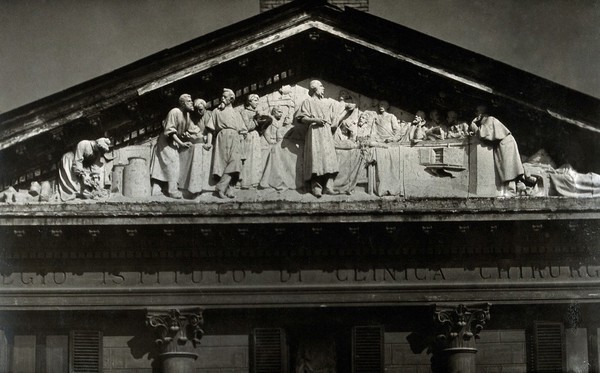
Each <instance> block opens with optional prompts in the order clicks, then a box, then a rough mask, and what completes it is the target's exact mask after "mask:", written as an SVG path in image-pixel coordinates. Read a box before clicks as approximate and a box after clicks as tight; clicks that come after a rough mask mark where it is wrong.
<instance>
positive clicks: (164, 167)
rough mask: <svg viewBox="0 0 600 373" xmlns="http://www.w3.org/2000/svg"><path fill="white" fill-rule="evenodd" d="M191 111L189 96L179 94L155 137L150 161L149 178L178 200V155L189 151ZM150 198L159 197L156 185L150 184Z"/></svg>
mask: <svg viewBox="0 0 600 373" xmlns="http://www.w3.org/2000/svg"><path fill="white" fill-rule="evenodd" d="M193 110H194V104H193V102H192V96H190V95H188V94H182V95H181V96H180V97H179V107H177V108H174V109H171V111H169V113H168V114H167V118H166V119H165V120H164V121H163V132H162V133H161V134H160V135H159V136H158V142H157V144H156V148H155V150H154V155H153V157H152V167H151V177H152V178H153V179H155V180H157V181H160V182H166V183H167V195H168V196H169V197H171V198H175V199H180V198H182V194H181V192H180V191H179V188H178V182H179V176H180V162H179V152H180V151H182V150H183V149H187V148H189V147H190V146H191V145H192V143H191V142H190V141H189V138H188V136H189V135H190V130H192V132H196V129H195V126H194V124H193V122H192V120H191V118H190V113H191V112H192V111H193ZM153 189H154V190H153V193H152V194H158V193H160V187H159V185H158V183H155V184H154V187H153Z"/></svg>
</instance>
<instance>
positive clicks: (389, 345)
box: [384, 332, 431, 373]
mask: <svg viewBox="0 0 600 373" xmlns="http://www.w3.org/2000/svg"><path fill="white" fill-rule="evenodd" d="M409 334H410V333H408V332H402V333H385V335H384V354H385V360H384V364H385V372H386V373H400V372H402V373H429V372H431V362H430V358H431V356H429V355H428V354H427V353H426V352H425V351H423V352H422V353H421V354H415V353H413V352H412V351H411V350H410V345H409V344H408V341H407V340H406V337H407V336H408V335H409Z"/></svg>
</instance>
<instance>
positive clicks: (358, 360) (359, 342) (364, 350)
mask: <svg viewBox="0 0 600 373" xmlns="http://www.w3.org/2000/svg"><path fill="white" fill-rule="evenodd" d="M352 372H353V373H381V372H383V327H381V326H355V327H354V328H352Z"/></svg>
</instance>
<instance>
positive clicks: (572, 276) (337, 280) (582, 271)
mask: <svg viewBox="0 0 600 373" xmlns="http://www.w3.org/2000/svg"><path fill="white" fill-rule="evenodd" d="M599 283H600V266H592V265H587V266H579V267H569V266H546V267H532V266H513V267H510V268H499V267H473V268H456V267H454V268H423V267H420V268H416V267H390V268H381V267H378V268H364V267H361V268H348V267H346V268H337V269H335V268H332V269H327V270H318V269H300V270H297V269H296V270H286V269H281V270H271V269H266V270H261V271H256V270H249V269H234V270H192V271H187V272H180V271H160V272H152V273H148V272H144V271H121V272H116V271H111V272H98V271H96V272H83V273H72V272H60V271H57V272H50V273H46V274H44V275H41V274H39V273H34V272H14V273H11V274H3V275H0V293H6V294H12V293H13V292H15V291H23V292H28V291H35V292H41V293H44V292H48V293H52V292H53V291H59V292H63V291H66V290H78V289H80V290H82V291H91V292H95V291H97V290H106V291H108V292H110V291H112V290H122V289H129V290H139V291H148V290H154V289H166V290H168V289H187V290H194V289H198V290H203V289H205V290H212V291H218V290H219V289H223V290H228V289H229V290H235V291H237V290H243V289H248V290H251V289H257V290H258V291H263V290H265V289H267V288H271V289H280V290H282V291H286V290H290V291H294V289H302V288H307V287H319V288H323V289H332V290H336V289H337V290H344V289H358V288H360V287H369V288H378V289H381V290H388V289H390V290H391V289H402V288H407V289H409V288H412V287H420V286H428V287H431V288H432V289H435V288H436V287H437V288H446V289H457V290H459V289H467V288H468V289H473V288H481V289H496V288H504V287H514V288H515V289H517V288H539V289H547V288H552V287H565V286H567V287H570V286H572V287H575V286H582V287H587V286H591V285H594V286H597V285H598V284H599ZM278 291H279V290H278ZM592 295H593V294H592Z"/></svg>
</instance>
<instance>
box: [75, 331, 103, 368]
mask: <svg viewBox="0 0 600 373" xmlns="http://www.w3.org/2000/svg"><path fill="white" fill-rule="evenodd" d="M70 345H71V346H70V362H71V364H70V366H71V369H70V372H71V373H99V372H102V333H101V332H99V331H93V330H73V331H71V338H70Z"/></svg>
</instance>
